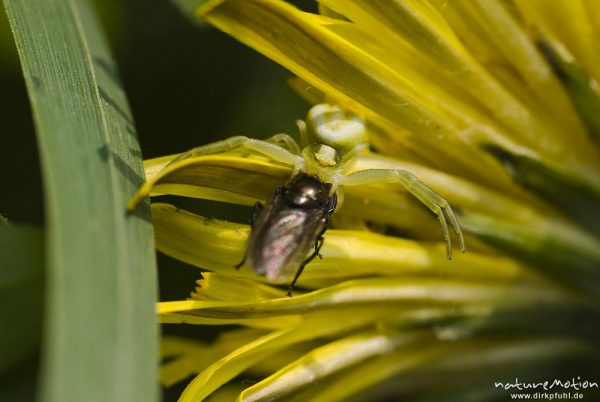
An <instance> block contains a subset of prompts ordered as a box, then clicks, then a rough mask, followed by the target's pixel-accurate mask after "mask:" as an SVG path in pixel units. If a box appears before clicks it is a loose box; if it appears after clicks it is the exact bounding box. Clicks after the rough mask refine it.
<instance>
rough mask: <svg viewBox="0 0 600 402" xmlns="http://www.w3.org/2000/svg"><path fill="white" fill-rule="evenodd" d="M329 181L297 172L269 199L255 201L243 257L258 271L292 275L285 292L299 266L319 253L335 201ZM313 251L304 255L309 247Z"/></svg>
mask: <svg viewBox="0 0 600 402" xmlns="http://www.w3.org/2000/svg"><path fill="white" fill-rule="evenodd" d="M330 192H331V184H328V183H323V182H322V181H320V180H319V178H318V177H317V176H311V175H308V174H305V173H300V174H298V175H296V176H294V177H293V178H292V179H291V180H290V181H289V183H287V184H286V185H285V186H281V187H279V188H278V189H277V190H276V191H275V193H274V194H273V197H272V198H271V199H270V200H269V202H268V203H267V204H266V205H265V206H263V205H262V204H261V203H259V202H257V203H256V204H255V206H254V210H253V211H252V219H251V228H252V230H251V232H250V238H249V241H248V247H247V249H246V255H245V257H244V260H243V261H242V262H241V263H240V264H238V267H240V266H241V265H242V264H243V263H244V262H245V261H247V262H248V264H249V265H250V267H251V268H252V269H253V270H254V272H256V273H257V274H259V275H265V276H266V277H267V278H269V279H270V280H276V281H284V280H287V279H289V278H291V277H292V276H293V280H292V282H291V284H290V288H289V290H288V294H291V291H292V289H293V287H294V285H295V283H296V281H297V280H298V277H299V276H300V274H301V273H302V270H303V269H304V267H305V266H306V264H308V263H309V262H310V261H312V259H313V258H315V257H316V256H317V255H319V250H320V249H321V246H322V245H323V233H325V231H326V230H327V227H328V226H329V221H330V218H331V215H332V214H333V212H334V210H335V206H336V204H337V196H336V194H335V193H334V194H331V195H330ZM311 247H313V248H314V251H313V252H312V254H310V255H309V256H308V257H307V254H308V251H309V249H310V248H311Z"/></svg>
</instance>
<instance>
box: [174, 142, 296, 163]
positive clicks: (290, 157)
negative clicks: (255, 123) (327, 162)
mask: <svg viewBox="0 0 600 402" xmlns="http://www.w3.org/2000/svg"><path fill="white" fill-rule="evenodd" d="M269 140H272V141H276V142H284V143H285V144H286V145H289V144H290V142H293V141H294V140H293V139H292V138H291V137H289V136H287V135H286V134H277V135H275V136H273V137H271V138H270V139H269ZM269 140H266V141H265V140H256V139H253V138H248V137H244V136H241V135H240V136H235V137H231V138H228V139H226V140H223V141H218V142H215V143H212V144H208V145H204V146H201V147H196V148H193V149H190V150H189V151H187V152H184V153H183V154H181V155H179V156H178V157H177V158H175V159H174V160H173V161H171V162H170V163H169V165H171V164H173V163H175V162H179V161H181V160H184V159H187V158H191V157H193V156H202V155H214V154H219V153H222V152H229V151H233V150H234V149H238V148H246V149H250V150H253V151H256V152H258V153H260V154H262V155H264V156H266V157H268V158H271V159H273V160H275V161H277V162H280V163H283V164H286V165H290V166H294V169H295V170H299V169H300V168H301V167H302V166H303V165H304V159H303V158H302V157H301V156H299V155H294V154H293V153H292V152H290V151H288V150H287V149H285V148H282V147H280V146H279V145H275V144H273V143H272V142H269ZM295 148H296V149H297V145H296V147H295Z"/></svg>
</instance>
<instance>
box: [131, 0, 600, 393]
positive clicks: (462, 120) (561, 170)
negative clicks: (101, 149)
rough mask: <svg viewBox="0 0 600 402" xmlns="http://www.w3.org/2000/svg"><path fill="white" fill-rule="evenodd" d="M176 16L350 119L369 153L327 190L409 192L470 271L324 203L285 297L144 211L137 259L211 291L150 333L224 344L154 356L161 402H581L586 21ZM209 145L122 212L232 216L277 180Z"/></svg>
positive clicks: (487, 2)
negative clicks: (435, 205)
mask: <svg viewBox="0 0 600 402" xmlns="http://www.w3.org/2000/svg"><path fill="white" fill-rule="evenodd" d="M183 8H184V9H185V10H186V12H187V13H195V14H196V16H197V17H199V18H202V19H204V20H206V21H208V22H209V23H210V24H212V25H214V26H215V27H217V28H218V29H220V30H222V31H224V32H226V33H228V34H229V35H231V36H233V37H235V38H236V39H238V40H239V41H241V42H243V43H245V44H246V45H248V46H250V47H252V48H254V49H256V50H257V51H259V52H261V53H263V54H264V55H265V56H267V57H269V58H270V59H272V60H274V61H276V62H277V63H279V64H281V65H283V66H284V67H286V68H287V69H289V70H290V71H291V72H292V73H293V74H294V75H295V76H296V77H295V78H293V79H291V80H290V84H291V87H292V88H293V89H294V90H295V91H296V92H298V93H299V94H300V95H301V96H302V97H304V98H305V99H306V100H308V101H309V102H310V103H313V104H321V103H331V104H336V105H340V106H342V107H343V108H345V110H348V111H350V112H351V113H354V114H356V115H358V116H361V118H362V119H364V121H366V126H367V128H368V136H369V142H370V145H371V151H369V150H362V151H361V152H356V154H353V155H352V158H348V160H345V161H344V163H343V174H344V175H345V177H351V176H352V174H353V173H355V172H361V171H365V170H368V169H380V170H382V169H387V170H388V171H389V170H393V171H400V170H401V171H409V172H412V174H414V175H415V176H416V177H418V178H419V180H421V181H422V182H423V183H425V185H426V186H427V187H430V188H432V189H433V190H434V191H435V192H436V193H439V194H441V195H442V196H443V197H444V198H445V199H447V200H448V202H449V204H450V205H451V206H452V207H453V208H454V209H455V211H457V215H458V216H459V220H460V222H461V224H462V228H463V231H464V232H465V239H466V243H467V244H468V248H469V251H468V252H467V253H465V254H463V255H457V256H456V257H455V258H454V259H453V260H452V261H449V260H448V259H446V255H445V252H444V248H445V244H444V243H443V242H441V241H440V240H441V239H440V235H439V232H440V229H439V226H438V224H437V223H436V221H435V216H434V215H432V214H431V213H429V211H428V210H427V208H425V207H424V206H423V205H422V204H421V203H420V202H419V201H418V200H417V199H416V198H414V197H412V196H411V195H410V194H409V192H407V191H405V190H404V189H403V188H397V187H396V186H392V185H389V184H388V185H369V184H368V183H362V184H364V185H361V186H356V187H348V188H347V189H346V188H345V189H344V193H345V196H344V202H343V206H342V207H341V208H339V209H338V210H337V211H336V213H335V215H334V216H333V225H332V229H330V230H328V231H327V232H326V233H325V241H324V243H323V245H322V249H321V250H320V254H322V257H323V258H322V259H319V258H315V259H314V260H313V261H311V262H310V263H309V264H308V265H307V266H306V270H305V272H304V273H303V274H302V276H301V277H300V278H299V280H298V290H297V291H296V293H295V294H294V296H293V297H287V296H286V289H285V288H284V287H281V286H277V284H276V283H273V281H271V280H269V279H267V278H265V277H264V276H259V275H256V274H255V273H254V272H252V270H251V269H250V268H248V266H244V267H242V268H241V269H240V270H236V269H234V266H235V265H236V263H238V262H239V261H240V260H242V258H243V256H244V253H245V252H246V247H247V241H248V236H249V233H250V228H249V227H248V226H247V225H241V224H234V223H229V222H224V221H219V220H214V219H206V218H203V217H201V216H198V215H194V214H191V213H188V212H185V211H182V210H180V209H177V208H176V207H174V206H172V205H168V204H160V203H155V204H153V207H152V215H153V223H154V227H155V232H156V247H157V249H158V250H159V251H161V252H163V253H165V254H167V255H170V256H173V257H175V258H178V259H180V260H182V261H185V262H187V263H189V264H192V265H195V266H198V267H200V268H202V269H205V270H209V271H210V272H203V274H202V276H203V277H202V279H200V280H199V281H198V286H199V287H198V288H196V290H195V291H194V293H193V294H192V296H191V298H190V299H187V300H181V301H175V302H164V303H160V304H159V306H158V313H159V316H160V319H161V321H162V322H163V323H186V324H192V325H225V324H227V325H232V326H231V327H228V328H230V329H228V330H225V331H223V332H222V333H221V334H220V336H219V337H218V338H217V339H216V340H215V341H213V342H211V343H205V342H204V341H200V340H189V339H181V338H165V339H164V341H163V357H165V358H169V360H168V361H167V362H166V363H165V364H164V365H163V367H162V370H161V381H162V382H163V384H165V385H167V386H169V385H172V384H174V383H176V382H179V381H182V380H184V379H185V378H187V377H188V376H190V375H192V374H193V375H195V377H194V379H193V380H192V381H191V382H190V383H189V385H188V386H187V388H186V389H185V391H184V392H183V394H182V396H181V398H180V400H182V401H198V400H203V399H205V398H211V400H214V401H217V400H232V399H234V398H237V400H239V401H267V400H268V401H275V400H281V401H296V400H297V401H327V402H331V401H346V400H359V401H362V400H364V401H377V400H399V399H402V400H506V399H509V398H511V395H513V394H516V393H524V392H525V393H531V394H533V393H534V392H537V391H539V389H532V387H533V385H531V384H534V385H535V384H542V383H544V381H548V382H550V383H552V382H553V381H554V380H555V379H557V380H559V383H558V384H555V386H554V388H553V389H551V390H544V392H548V393H554V392H558V393H560V392H574V391H577V392H579V393H581V394H582V395H584V396H585V397H586V398H588V399H589V398H594V395H595V396H596V397H598V392H599V391H598V389H597V387H598V386H597V383H596V382H594V381H597V379H598V376H597V375H598V372H599V371H598V369H599V367H598V364H597V363H598V361H600V360H599V359H598V353H599V351H600V350H599V345H598V342H597V333H598V329H599V328H598V323H600V320H599V318H600V317H599V314H600V311H599V310H598V303H597V302H598V298H599V297H600V152H599V145H600V120H599V118H598V116H600V100H599V99H600V98H599V94H598V88H597V85H598V84H597V83H598V81H599V80H600V56H599V55H600V52H598V43H599V41H598V39H600V12H598V9H597V7H596V6H595V3H593V2H592V1H591V0H590V1H586V0H570V1H566V0H565V1H554V2H552V3H550V2H548V1H542V0H535V1H530V0H509V1H500V0H474V1H466V0H465V1H461V0H459V1H445V0H444V1H442V0H429V1H425V0H389V1H379V0H360V1H358V0H320V1H319V10H320V14H313V13H308V12H304V11H301V10H299V9H297V8H295V7H294V6H292V5H290V4H288V3H286V2H284V1H280V0H213V1H207V2H203V4H202V5H200V6H199V7H190V5H189V4H187V3H186V6H185V7H183ZM309 123H310V121H309ZM301 127H302V124H301ZM235 141H238V142H239V141H241V140H235ZM243 141H245V140H243ZM228 144H229V145H230V144H232V142H228V143H226V145H224V146H220V147H217V148H218V150H219V153H218V154H210V153H211V152H204V153H209V154H204V155H194V154H186V157H184V158H176V157H174V156H169V157H163V158H158V159H153V160H149V161H146V173H147V176H148V182H147V183H146V185H145V186H144V187H142V188H141V189H140V191H139V193H138V194H137V195H136V197H135V198H134V199H132V201H131V203H130V208H134V207H135V204H136V203H137V202H138V201H139V200H140V199H141V198H142V197H144V196H146V195H163V194H174V195H181V196H187V197H195V198H205V199H211V200H217V201H223V202H230V203H238V204H244V205H252V204H253V203H255V202H256V201H265V200H268V199H269V198H270V197H271V195H272V194H273V192H274V191H275V189H276V188H278V187H279V186H281V185H283V184H284V183H285V182H286V181H287V180H288V179H289V178H290V176H291V175H293V174H294V173H297V172H294V171H293V170H294V169H293V167H290V164H285V163H281V161H282V159H281V158H278V157H277V155H275V154H273V155H274V157H269V156H272V155H267V157H265V152H255V151H256V150H257V148H252V147H251V148H250V149H244V148H241V149H240V148H237V147H233V146H231V147H230V146H229V145H228ZM286 146H288V147H290V149H291V148H293V144H292V145H290V144H287V145H286ZM283 148H285V147H283ZM210 149H213V150H214V149H216V148H210ZM286 152H288V151H286ZM321 157H323V158H325V159H326V157H327V155H325V154H322V155H321ZM319 163H324V162H323V161H322V160H321V161H320V162H319ZM332 163H334V164H335V163H336V162H332ZM296 170H297V169H296ZM332 177H334V176H332ZM337 177H338V176H335V178H337ZM340 177H341V176H340ZM355 177H356V176H355ZM342 184H343V181H342ZM409 190H410V188H409ZM413 194H414V192H413ZM425 198H427V197H425ZM419 200H421V201H423V199H422V198H420V197H419ZM425 204H427V202H425ZM455 241H456V239H455ZM315 247H316V246H315ZM239 376H241V377H242V378H246V379H251V383H250V384H248V383H247V382H245V381H241V380H239ZM565 376H568V378H566V377H565ZM594 376H595V377H594ZM236 378H238V379H237V380H235V379H236ZM567 380H568V381H571V380H572V381H571V382H570V383H569V384H570V387H571V388H570V389H568V388H569V385H565V382H564V381H567ZM561 381H562V382H561ZM584 382H585V383H586V384H587V385H585V386H584V385H582V384H583V383H584ZM574 384H578V385H576V386H575V385H574ZM589 384H596V386H595V387H594V386H593V385H590V386H588V385H589ZM523 387H525V390H523ZM530 391H531V392H530ZM386 398H387V399H386ZM556 398H563V399H564V398H567V397H565V396H557V397H556Z"/></svg>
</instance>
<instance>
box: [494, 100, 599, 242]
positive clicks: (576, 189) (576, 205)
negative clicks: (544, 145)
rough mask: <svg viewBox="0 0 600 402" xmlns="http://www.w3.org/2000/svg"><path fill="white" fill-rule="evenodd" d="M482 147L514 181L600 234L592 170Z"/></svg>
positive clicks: (594, 180) (596, 194)
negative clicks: (583, 172)
mask: <svg viewBox="0 0 600 402" xmlns="http://www.w3.org/2000/svg"><path fill="white" fill-rule="evenodd" d="M598 110H600V109H598ZM483 148H484V149H486V150H487V151H488V152H489V153H490V154H491V155H493V156H494V157H495V158H497V159H498V161H500V162H501V163H502V164H503V165H504V166H505V169H506V171H507V172H509V173H510V175H511V176H512V177H513V179H514V180H515V181H516V182H517V183H519V184H521V185H522V186H523V187H525V188H526V189H529V190H531V191H532V192H534V193H536V194H537V195H539V196H540V197H541V198H542V199H544V200H546V201H548V202H549V203H551V204H554V205H556V206H558V207H559V208H560V209H561V210H562V211H564V212H565V213H566V214H568V215H569V216H571V217H572V218H573V219H575V220H576V221H577V222H579V224H581V225H582V226H584V227H586V228H588V229H589V230H591V231H593V232H594V233H596V234H598V235H600V219H599V218H600V188H599V186H600V184H599V183H598V179H597V178H596V177H595V173H594V172H593V171H592V170H589V171H588V172H587V176H582V175H580V174H575V173H573V172H569V171H565V170H564V169H563V168H562V166H560V165H559V164H556V163H554V164H551V163H550V162H549V161H539V160H536V159H534V158H532V157H529V156H527V155H522V154H518V153H514V152H511V151H510V150H508V149H504V148H502V147H499V146H495V145H486V146H484V147H483Z"/></svg>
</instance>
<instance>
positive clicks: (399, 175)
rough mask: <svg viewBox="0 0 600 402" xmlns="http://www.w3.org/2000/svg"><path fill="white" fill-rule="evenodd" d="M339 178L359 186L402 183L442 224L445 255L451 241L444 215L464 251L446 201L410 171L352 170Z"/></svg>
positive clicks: (347, 184)
mask: <svg viewBox="0 0 600 402" xmlns="http://www.w3.org/2000/svg"><path fill="white" fill-rule="evenodd" d="M339 180H340V185H342V186H360V185H366V184H378V183H400V184H402V185H403V186H404V188H406V190H407V191H409V192H410V193H411V194H412V195H414V196H415V197H417V198H418V199H419V201H421V202H422V203H423V204H425V205H426V206H427V207H428V208H429V209H430V210H432V211H433V212H434V213H435V214H436V215H437V217H438V220H439V221H440V225H441V226H442V232H443V233H444V240H445V241H446V255H447V257H448V259H451V258H452V243H451V241H450V233H449V232H448V224H447V223H446V216H447V217H448V219H449V220H450V224H451V225H452V228H453V229H454V231H455V232H456V235H457V236H458V241H459V244H460V250H461V251H462V252H464V251H465V241H464V238H463V234H462V230H461V228H460V224H459V223H458V219H457V218H456V216H455V215H454V212H453V211H452V208H451V207H450V205H449V204H448V202H447V201H446V200H445V199H444V198H443V197H441V196H440V195H439V194H438V193H436V192H435V191H433V190H432V189H431V188H429V187H428V186H427V185H425V184H424V183H422V182H420V181H419V179H417V178H416V177H415V175H413V174H412V173H410V172H407V171H406V170H389V169H367V170H361V171H358V172H354V173H352V174H349V175H348V176H341V177H340V178H339Z"/></svg>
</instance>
